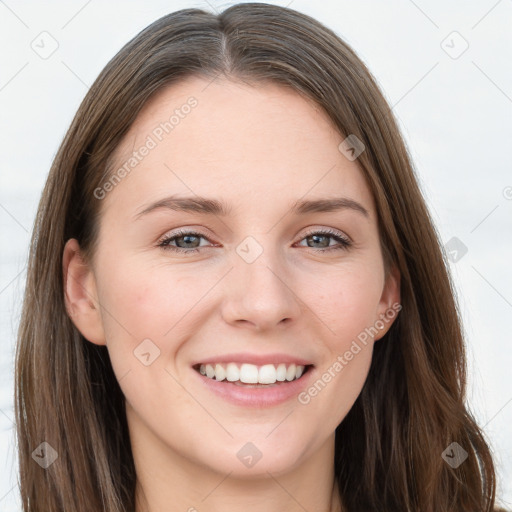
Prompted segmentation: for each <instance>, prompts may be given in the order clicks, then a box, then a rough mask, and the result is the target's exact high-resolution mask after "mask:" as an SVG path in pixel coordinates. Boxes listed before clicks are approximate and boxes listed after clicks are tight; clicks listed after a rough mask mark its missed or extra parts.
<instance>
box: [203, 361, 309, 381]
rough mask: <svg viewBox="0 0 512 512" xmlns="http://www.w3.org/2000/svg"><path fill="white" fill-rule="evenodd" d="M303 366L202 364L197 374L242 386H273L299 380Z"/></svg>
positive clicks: (281, 364)
mask: <svg viewBox="0 0 512 512" xmlns="http://www.w3.org/2000/svg"><path fill="white" fill-rule="evenodd" d="M304 369H305V366H302V365H295V364H290V365H286V364H284V363H280V364H279V365H277V367H276V365H273V364H265V365H263V366H259V367H258V366H256V365H254V364H248V363H244V364H242V365H241V366H240V368H239V367H238V365H237V364H236V363H228V364H227V365H226V364H220V363H217V364H206V365H204V364H202V365H200V366H199V373H201V375H205V376H206V377H208V378H209V379H215V380H218V381H222V380H227V381H228V382H237V381H240V382H242V383H244V384H275V383H276V382H284V381H288V382H290V381H292V380H296V379H299V378H300V377H301V376H302V374H303V373H304Z"/></svg>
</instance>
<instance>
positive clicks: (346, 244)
mask: <svg viewBox="0 0 512 512" xmlns="http://www.w3.org/2000/svg"><path fill="white" fill-rule="evenodd" d="M313 235H322V236H329V237H330V238H333V239H334V240H336V241H337V242H339V245H337V246H334V247H327V248H325V249H315V248H314V247H306V249H312V250H313V251H314V252H330V251H337V250H340V249H341V250H347V249H349V248H350V247H351V246H352V242H351V241H350V240H348V239H347V238H344V237H342V236H340V235H339V233H338V232H337V231H332V230H330V229H325V230H318V231H311V232H309V233H306V234H305V235H304V237H303V238H302V239H301V240H300V241H302V240H304V239H306V238H308V237H311V236H313ZM183 236H195V237H199V238H204V239H205V240H208V238H207V237H206V236H204V235H203V234H202V233H199V232H197V231H186V230H179V231H177V232H175V233H174V234H173V235H172V236H166V237H164V238H162V239H161V240H160V241H159V242H158V247H161V248H162V249H163V250H164V251H174V252H178V253H187V254H189V253H195V252H198V251H199V248H198V247H195V248H192V249H183V248H181V247H174V246H172V245H169V243H170V242H173V241H174V240H176V239H177V238H181V237H183Z"/></svg>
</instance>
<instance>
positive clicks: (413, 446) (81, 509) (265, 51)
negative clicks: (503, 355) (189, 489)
mask: <svg viewBox="0 0 512 512" xmlns="http://www.w3.org/2000/svg"><path fill="white" fill-rule="evenodd" d="M220 74H224V75H225V76H227V77H228V78H230V79H232V80H241V81H246V82H251V83H264V82H273V83H277V84H281V85H283V86H286V87H291V88H293V89H294V90H295V91H297V92H298V93H300V94H302V95H304V97H307V98H310V99H312V100H313V101H315V102H316V103H317V104H318V105H319V106H321V107H322V108H323V109H324V110H325V112H326V113H327V114H328V116H329V117H330V119H331V120H332V122H333V123H334V125H335V126H336V128H337V129H338V130H339V132H340V134H342V135H343V136H345V137H346V136H348V135H349V134H353V135H355V136H356V137H357V138H358V139H360V140H361V141H362V142H363V143H364V145H365V148H366V149H365V151H364V152H363V153H361V155H360V156H359V158H358V160H357V162H358V164H359V165H360V167H361V169H362V171H363V172H364V174H365V176H366V179H367V181H368V184H369V186H370V188H371V191H372V194H373V196H374V198H375V201H376V206H377V212H378V216H379V230H380V236H381V244H382V247H383V249H384V254H385V256H386V262H387V263H393V264H394V265H396V266H397V267H398V269H399V271H400V275H401V302H402V310H401V313H400V315H399V316H398V318H397V319H396V321H395V322H394V324H393V325H392V327H391V329H390V330H389V332H388V333H387V334H386V335H385V336H384V338H382V339H381V340H380V341H379V343H377V344H376V345H375V347H374V355H373V360H372V364H371V368H370V371H369V375H368V378H367V381H366V383H365V385H364V387H363V389H362V392H361V394H360V396H359V397H358V399H357V400H356V402H355V404H354V405H353V407H352V409H351V410H350V412H349V413H348V415H347V416H346V417H345V419H344V420H343V421H342V423H341V424H340V425H339V426H338V428H337V430H336V441H335V460H334V465H335V475H336V479H337V483H338V486H339V490H340V496H341V500H342V503H343V505H344V507H345V509H346V510H347V511H350V512H362V511H384V510H385V511H421V512H440V511H448V510H454V511H455V510H456V511H457V512H464V511H468V512H469V511H471V512H476V511H487V512H488V511H491V510H493V507H494V500H495V470H494V466H493V461H492V457H491V453H490V449H489V447H488V444H487V442H486V440H485V438H484V434H483V432H482V430H481V429H480V428H479V427H478V426H477V424H476V423H475V420H474V418H473V417H472V415H471V413H470V412H469V411H468V409H467V406H466V404H465V392H466V378H467V376H466V366H465V364H466V363H465V351H464V340H463V335H462V328H461V319H460V313H459V310H458V306H457V303H456V300H455V289H454V286H453V284H452V281H451V278H450V276H449V274H448V272H447V262H446V259H445V257H444V255H443V252H442V250H441V246H440V240H439V235H438V234H437V232H436V229H435V227H434V225H433V222H432V219H431V217H430V215H429V212H428V209H427V207H426V204H425V201H424V199H423V197H422V194H421V192H420V190H419V187H418V184H417V181H416V178H415V174H414V170H413V167H412V164H411V159H410V156H409V154H408V151H407V148H406V146H405V143H404V141H403V139H402V137H401V134H400V132H399V129H398V127H397V123H396V120H395V119H394V117H393V114H392V112H391V109H390V108H389V106H388V104H387V103H386V101H385V99H384V97H383V95H382V93H381V92H380V90H379V88H378V86H377V84H376V81H375V80H374V78H373V77H372V75H371V73H370V72H369V71H368V69H367V68H366V66H365V65H364V64H363V62H362V61H361V60H360V59H359V58H358V57H357V56H356V54H355V52H354V51H353V50H352V49H351V48H350V47H349V46H348V45H347V44H346V43H345V42H344V41H343V40H342V39H341V38H340V37H339V36H337V35H336V34H335V33H334V32H333V31H331V30H330V29H328V28H326V27H325V26H323V25H322V24H320V23H319V22H318V21H316V20H314V19H312V18H311V17H309V16H306V15H304V14H301V13H299V12H296V11H294V10H292V9H288V8H283V7H278V6H273V5H268V4H263V3H246V4H239V5H234V6H232V7H230V8H228V9H226V10H225V11H223V12H222V13H220V14H218V15H216V14H212V13H208V12H205V11H203V10H199V9H184V10H180V11H177V12H175V13H172V14H169V15H167V16H164V17H162V18H160V19H159V20H157V21H156V22H154V23H153V24H151V25H150V26H149V27H147V28H146V29H145V30H143V31H142V32H140V33H139V34H138V35H137V36H136V37H135V38H134V39H133V40H131V41H130V42H129V43H127V44H126V45H125V46H124V47H123V48H122V49H121V51H120V52H119V53H118V54H117V55H116V56H115V57H114V58H113V59H112V60H111V61H110V62H109V63H108V65H107V66H106V67H105V69H104V70H103V71H102V72H101V74H100V76H99V77H98V78H97V80H96V81H95V83H94V84H93V85H92V87H91V89H90V90H89V92H88V93H87V95H86V97H85V98H84V100H83V102H82V104H81V106H80V108H79V110H78V112H77V114H76V116H75V118H74V120H73V122H72V124H71V126H70V128H69V131H68V132H67V134H66V136H65V138H64V140H63V142H62V144H61V146H60V149H59V151H58V153H57V155H56V157H55V160H54V162H53V165H52V167H51V170H50V173H49V176H48V179H47V182H46V185H45V187H44V191H43V194H42V197H41V201H40V204H39V209H38V212H37V216H36V221H35V226H34V231H33V236H32V241H31V247H30V254H29V262H28V275H27V282H26V290H25V297H24V303H23V311H22V318H21V322H20V326H19V333H18V345H17V351H16V377H15V382H16V389H15V412H16V420H17V435H18V450H19V471H20V487H21V488H20V491H21V497H22V502H23V510H24V511H25V512H57V511H64V510H66V511H73V512H90V511H91V510H103V511H105V512H133V511H134V510H135V504H134V490H135V482H136V473H135V468H134V461H133V457H132V453H131V448H130V442H129V432H128V428H127V423H126V418H125V412H124V396H123V394H122V392H121V389H120V387H119V384H118V382H117V380H116V377H115V375H114V372H113V370H112V367H111V364H110V360H109V357H108V352H107V351H106V347H104V346H97V345H94V344H92V343H90V342H88V341H87V340H86V339H85V338H84V337H83V336H82V335H81V334H80V332H79V331H78V329H77V328H76V327H75V326H74V324H73V322H72V321H71V320H70V317H69V316H68V314H67V311H66V307H65V301H64V290H63V288H64V286H63V281H64V278H63V269H62V254H63V248H64V245H65V243H66V241H67V240H68V239H70V238H76V239H77V240H78V241H79V243H80V246H81V248H82V250H83V252H84V254H85V256H86V259H89V258H90V257H91V256H92V255H93V254H94V250H95V243H96V241H97V234H98V224H99V222H98V221H99V215H100V201H99V199H98V198H97V197H96V195H95V193H94V191H95V189H97V187H99V186H100V185H101V184H102V183H104V182H105V176H106V175H107V174H108V173H109V172H110V171H111V170H110V169H109V166H108V163H109V157H110V156H111V155H112V154H113V151H114V150H115V149H116V147H117V146H118V145H119V143H120V141H121V140H122V138H123V136H124V134H126V132H127V130H128V129H129V127H130V126H131V124H132V123H133V122H134V120H135V118H136V117H137V114H138V112H139V111H140V110H141V108H142V107H143V106H144V104H145V103H146V102H147V101H148V99H149V98H150V97H151V96H152V95H153V94H154V93H155V92H156V91H158V90H160V89H161V88H162V87H164V86H168V85H170V84H173V83H176V82H178V81H179V80H181V79H183V78H185V77H187V76H191V75H196V76H202V77H205V78H209V79H211V80H213V79H214V78H215V77H216V76H218V75H220ZM43 442H46V443H48V445H49V446H48V445H41V443H43ZM454 442H456V443H458V445H460V447H462V448H463V449H464V450H465V452H467V454H468V457H467V459H466V460H465V461H464V462H463V463H462V464H460V465H458V467H451V465H449V464H447V462H445V460H444V459H443V457H442V454H443V452H444V451H445V450H446V449H447V447H449V446H450V445H451V443H454ZM37 450H39V451H37ZM52 450H55V452H53V451H52ZM34 452H35V453H36V456H34ZM37 455H38V456H39V457H41V458H42V460H45V461H46V462H45V463H44V464H36V462H35V460H36V458H37ZM55 455H57V459H56V460H54V461H53V459H54V458H55ZM42 466H43V467H42ZM44 466H46V468H45V467H44Z"/></svg>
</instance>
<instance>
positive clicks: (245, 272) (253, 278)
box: [222, 250, 301, 331]
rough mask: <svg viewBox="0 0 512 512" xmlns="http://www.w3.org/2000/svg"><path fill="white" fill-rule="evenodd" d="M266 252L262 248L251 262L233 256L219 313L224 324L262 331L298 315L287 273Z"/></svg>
mask: <svg viewBox="0 0 512 512" xmlns="http://www.w3.org/2000/svg"><path fill="white" fill-rule="evenodd" d="M270 252H271V251H267V250H265V251H263V253H262V254H261V255H260V256H259V257H258V258H257V259H256V261H254V262H252V263H248V262H246V261H244V260H243V259H242V258H238V260H237V259H235V264H234V268H233V270H232V271H231V272H230V273H229V275H228V276H227V281H226V284H225V290H224V300H223V303H222V316H223V318H224V320H225V321H226V322H227V323H229V324H231V325H233V326H235V327H240V326H241V325H246V326H248V327H249V326H250V328H251V329H253V330H256V331H265V330H269V329H272V328H275V327H276V326H278V325H280V324H282V325H284V324H286V323H290V322H292V321H293V320H296V319H297V318H299V315H300V314H301V307H300V306H301V305H300V300H299V298H298V296H297V294H296V293H295V292H294V290H293V283H292V282H291V278H290V277H289V273H287V272H286V271H285V269H284V267H283V265H280V264H279V261H278V258H277V257H272V256H271V255H270Z"/></svg>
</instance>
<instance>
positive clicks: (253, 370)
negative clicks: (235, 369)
mask: <svg viewBox="0 0 512 512" xmlns="http://www.w3.org/2000/svg"><path fill="white" fill-rule="evenodd" d="M240 382H243V383H244V384H258V367H257V366H255V365H254V364H243V365H242V366H241V367H240Z"/></svg>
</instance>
